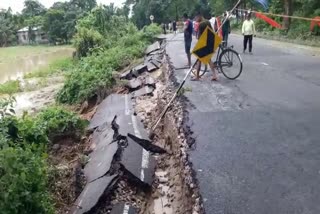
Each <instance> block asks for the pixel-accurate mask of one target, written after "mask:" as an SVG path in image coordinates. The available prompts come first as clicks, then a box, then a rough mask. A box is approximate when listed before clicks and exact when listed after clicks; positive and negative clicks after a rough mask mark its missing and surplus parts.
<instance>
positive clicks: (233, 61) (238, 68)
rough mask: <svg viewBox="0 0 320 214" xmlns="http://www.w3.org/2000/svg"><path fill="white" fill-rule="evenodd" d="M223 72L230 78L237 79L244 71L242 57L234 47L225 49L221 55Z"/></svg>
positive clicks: (221, 69)
mask: <svg viewBox="0 0 320 214" xmlns="http://www.w3.org/2000/svg"><path fill="white" fill-rule="evenodd" d="M218 64H219V67H220V71H221V73H222V74H223V75H224V76H225V77H226V78H228V79H230V80H235V79H237V78H238V77H239V76H240V75H241V73H242V59H241V57H240V55H239V54H238V53H237V52H236V51H235V50H233V49H225V50H223V51H222V53H221V54H220V57H219V63H218Z"/></svg>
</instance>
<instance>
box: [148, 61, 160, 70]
mask: <svg viewBox="0 0 320 214" xmlns="http://www.w3.org/2000/svg"><path fill="white" fill-rule="evenodd" d="M147 68H148V72H153V71H155V70H157V69H158V67H157V66H155V65H154V64H153V63H151V62H148V63H147Z"/></svg>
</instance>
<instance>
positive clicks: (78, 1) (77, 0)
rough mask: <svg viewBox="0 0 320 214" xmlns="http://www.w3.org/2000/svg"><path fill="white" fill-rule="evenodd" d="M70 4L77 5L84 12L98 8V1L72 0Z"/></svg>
mask: <svg viewBox="0 0 320 214" xmlns="http://www.w3.org/2000/svg"><path fill="white" fill-rule="evenodd" d="M70 4H73V5H75V6H76V7H77V8H80V9H81V10H82V11H85V12H90V11H91V10H92V9H93V8H94V7H96V6H97V1H96V0H71V1H70Z"/></svg>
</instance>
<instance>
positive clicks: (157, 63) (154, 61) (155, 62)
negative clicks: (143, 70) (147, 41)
mask: <svg viewBox="0 0 320 214" xmlns="http://www.w3.org/2000/svg"><path fill="white" fill-rule="evenodd" d="M151 63H152V64H154V66H156V67H157V68H160V67H161V63H160V62H158V61H157V60H154V59H153V60H152V61H151Z"/></svg>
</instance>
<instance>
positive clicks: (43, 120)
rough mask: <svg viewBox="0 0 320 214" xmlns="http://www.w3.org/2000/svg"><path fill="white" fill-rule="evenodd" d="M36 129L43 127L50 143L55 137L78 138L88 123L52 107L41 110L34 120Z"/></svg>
mask: <svg viewBox="0 0 320 214" xmlns="http://www.w3.org/2000/svg"><path fill="white" fill-rule="evenodd" d="M35 124H36V126H37V127H44V130H45V134H46V135H47V136H48V137H49V139H50V140H51V141H54V140H55V139H56V138H57V137H75V138H77V137H79V136H81V135H82V134H83V131H84V130H85V128H86V127H87V125H88V123H87V122H86V121H84V120H81V119H80V118H79V116H78V115H77V114H76V113H74V112H71V111H69V110H67V109H66V108H64V107H61V106H52V107H48V108H46V109H44V110H42V111H41V112H40V113H39V114H38V115H37V118H36V120H35Z"/></svg>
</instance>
